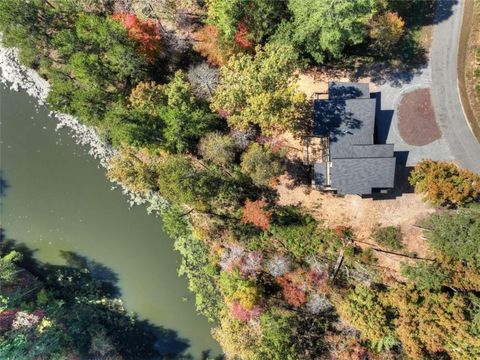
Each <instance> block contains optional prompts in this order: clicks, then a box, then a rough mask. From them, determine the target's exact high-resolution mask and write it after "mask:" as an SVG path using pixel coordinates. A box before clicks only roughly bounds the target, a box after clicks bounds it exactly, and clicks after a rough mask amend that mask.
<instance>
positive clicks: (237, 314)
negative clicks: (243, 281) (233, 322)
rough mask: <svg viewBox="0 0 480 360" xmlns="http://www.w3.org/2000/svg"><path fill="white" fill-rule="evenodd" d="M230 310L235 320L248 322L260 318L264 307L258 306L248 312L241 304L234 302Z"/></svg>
mask: <svg viewBox="0 0 480 360" xmlns="http://www.w3.org/2000/svg"><path fill="white" fill-rule="evenodd" d="M230 310H231V311H232V315H233V317H234V318H235V319H237V320H240V321H244V322H247V321H249V320H250V319H253V318H255V317H258V316H259V315H260V313H261V312H262V307H261V306H260V305H256V306H255V307H254V308H253V309H251V310H247V309H244V308H243V307H242V305H240V303H239V302H237V301H234V302H233V303H231V304H230Z"/></svg>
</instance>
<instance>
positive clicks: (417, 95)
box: [398, 89, 442, 146]
mask: <svg viewBox="0 0 480 360" xmlns="http://www.w3.org/2000/svg"><path fill="white" fill-rule="evenodd" d="M398 128H399V130H400V136H401V137H402V139H403V140H404V141H405V142H406V143H407V144H410V145H416V146H423V145H427V144H430V143H431V142H433V141H435V140H437V139H440V137H441V136H442V132H441V131H440V128H439V127H438V125H437V122H436V120H435V110H434V109H433V105H432V99H431V96H430V89H418V90H414V91H412V92H409V93H408V94H406V95H404V96H403V98H402V100H401V101H400V105H399V106H398Z"/></svg>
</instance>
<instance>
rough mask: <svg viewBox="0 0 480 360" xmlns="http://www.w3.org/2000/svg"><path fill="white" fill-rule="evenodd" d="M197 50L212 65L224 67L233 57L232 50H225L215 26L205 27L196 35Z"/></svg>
mask: <svg viewBox="0 0 480 360" xmlns="http://www.w3.org/2000/svg"><path fill="white" fill-rule="evenodd" d="M194 39H195V50H196V51H198V52H199V53H200V54H201V55H202V56H204V57H205V58H206V59H207V61H208V62H209V63H210V64H213V65H223V64H225V63H226V62H227V59H228V58H229V57H230V56H231V55H232V51H231V50H226V49H223V48H222V46H221V44H220V40H219V35H218V29H217V27H216V26H214V25H208V24H207V25H204V26H203V27H201V28H200V29H199V30H198V31H197V32H196V33H195V34H194Z"/></svg>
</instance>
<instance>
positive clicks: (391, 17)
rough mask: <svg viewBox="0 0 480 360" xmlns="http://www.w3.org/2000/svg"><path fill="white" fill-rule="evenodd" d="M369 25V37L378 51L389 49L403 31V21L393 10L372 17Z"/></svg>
mask: <svg viewBox="0 0 480 360" xmlns="http://www.w3.org/2000/svg"><path fill="white" fill-rule="evenodd" d="M370 26H371V29H370V37H371V38H372V40H373V41H374V45H375V47H376V48H377V49H378V50H380V51H388V50H390V49H391V48H392V47H393V46H394V45H395V44H396V43H397V42H398V41H399V40H400V38H401V37H402V35H403V33H404V31H405V21H403V19H402V18H401V17H400V16H398V14H397V13H395V12H386V13H383V14H381V15H379V16H377V17H374V18H373V20H372V22H371V24H370Z"/></svg>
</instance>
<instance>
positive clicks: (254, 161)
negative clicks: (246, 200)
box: [241, 143, 285, 186]
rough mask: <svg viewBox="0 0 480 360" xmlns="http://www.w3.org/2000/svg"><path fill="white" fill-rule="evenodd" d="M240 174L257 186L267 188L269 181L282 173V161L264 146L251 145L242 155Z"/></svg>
mask: <svg viewBox="0 0 480 360" xmlns="http://www.w3.org/2000/svg"><path fill="white" fill-rule="evenodd" d="M241 167H242V172H243V173H244V174H245V175H247V176H250V177H251V178H252V180H253V182H254V183H255V184H256V185H258V186H269V184H270V181H271V180H272V179H273V178H275V177H277V176H280V175H281V174H282V173H283V172H284V169H285V168H284V166H283V164H282V159H281V158H280V156H279V155H278V154H277V153H274V152H273V151H272V150H270V149H269V148H268V147H266V146H262V145H259V144H257V143H253V144H252V145H250V146H249V148H248V149H247V151H245V153H243V155H242V162H241Z"/></svg>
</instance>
